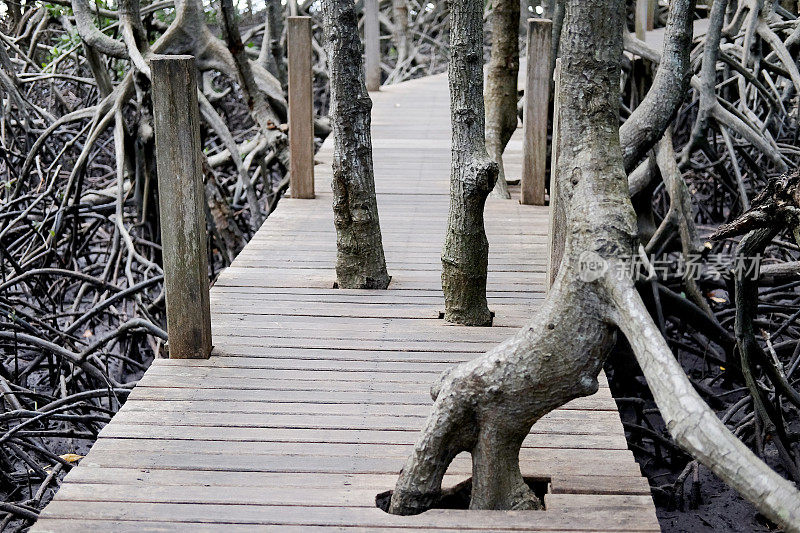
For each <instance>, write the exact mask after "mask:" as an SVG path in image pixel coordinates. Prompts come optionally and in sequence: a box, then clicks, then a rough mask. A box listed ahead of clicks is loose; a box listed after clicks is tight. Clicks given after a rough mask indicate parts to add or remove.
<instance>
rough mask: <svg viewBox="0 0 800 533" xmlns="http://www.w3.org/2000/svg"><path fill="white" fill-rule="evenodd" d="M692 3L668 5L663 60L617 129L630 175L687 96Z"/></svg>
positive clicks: (683, 1) (680, 1)
mask: <svg viewBox="0 0 800 533" xmlns="http://www.w3.org/2000/svg"><path fill="white" fill-rule="evenodd" d="M694 5H695V0H677V1H674V2H671V3H670V7H669V14H668V16H667V27H666V29H665V30H664V50H663V52H662V58H663V59H662V60H661V63H659V65H658V70H657V71H656V75H655V77H654V78H653V85H652V86H651V87H650V89H649V90H648V91H647V95H646V96H645V97H644V99H643V100H642V102H641V103H640V104H639V106H638V107H637V108H636V109H635V110H634V111H633V113H631V116H630V117H628V120H626V121H625V124H623V125H622V127H621V128H620V132H619V134H620V139H621V142H622V155H623V158H624V162H625V170H626V171H628V172H630V171H632V170H633V169H634V167H635V166H636V164H637V163H638V162H639V160H641V159H642V157H644V155H645V154H646V153H647V152H648V151H649V150H650V149H651V148H653V146H655V144H656V143H657V142H658V141H659V139H661V136H662V135H663V134H664V131H666V129H667V126H669V124H670V123H671V122H672V119H673V118H674V116H675V113H676V112H677V111H678V108H679V107H680V104H681V102H683V99H684V97H685V96H686V91H687V89H688V88H689V82H690V80H691V77H692V71H691V69H690V68H689V51H690V50H691V44H692V18H693V13H694Z"/></svg>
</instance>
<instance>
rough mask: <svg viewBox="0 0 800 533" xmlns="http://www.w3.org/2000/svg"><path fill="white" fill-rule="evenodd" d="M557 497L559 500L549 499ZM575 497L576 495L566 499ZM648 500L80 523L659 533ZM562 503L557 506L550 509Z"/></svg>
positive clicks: (278, 510) (63, 511) (172, 507)
mask: <svg viewBox="0 0 800 533" xmlns="http://www.w3.org/2000/svg"><path fill="white" fill-rule="evenodd" d="M553 496H557V495H553ZM570 497H574V495H570ZM646 500H647V497H644V498H642V497H639V496H596V497H595V499H594V500H592V501H589V502H585V503H584V502H580V503H583V506H580V505H579V504H576V505H574V506H571V507H570V508H568V509H566V510H565V509H559V508H553V509H551V510H548V511H543V512H541V513H537V512H530V511H481V512H479V513H476V512H470V511H457V510H440V509H432V510H430V511H428V512H426V513H423V514H421V515H417V516H412V517H407V516H397V515H389V514H386V513H384V512H383V511H381V510H379V509H377V508H372V509H364V508H345V507H308V506H286V507H280V506H248V505H212V504H205V505H191V504H177V503H168V504H159V503H129V504H127V505H124V506H121V505H119V504H117V503H116V502H103V501H100V502H97V501H96V502H92V505H90V506H89V505H84V506H81V513H82V515H83V519H84V520H98V519H99V520H156V521H158V520H162V521H164V520H170V519H172V520H175V517H176V516H180V517H181V521H187V522H191V521H196V522H203V523H224V524H252V525H258V526H262V525H277V524H281V525H283V524H287V525H294V526H336V527H338V526H346V525H352V524H359V525H360V526H366V527H373V528H381V527H383V528H389V527H404V526H406V527H407V526H412V527H416V528H430V529H438V528H441V527H450V528H459V529H462V530H485V529H489V530H494V529H495V528H497V526H498V523H500V524H503V525H504V526H506V527H514V528H516V529H526V530H528V531H554V530H555V531H559V530H561V531H563V530H570V529H571V530H575V531H603V530H604V529H606V530H607V526H608V524H609V522H611V523H613V524H615V526H616V527H615V530H616V531H658V530H657V529H653V524H652V523H643V520H642V518H643V513H644V512H645V511H646V510H647V509H648V503H647V501H646ZM557 503H560V501H558V500H556V501H555V502H554V505H556V504H557ZM71 505H72V503H71V502H67V501H63V502H62V501H54V502H53V503H52V504H51V505H50V506H48V508H47V509H45V510H44V511H43V513H42V515H43V517H44V518H61V517H64V516H71V515H72V513H73V512H74V511H73V510H72V509H71V508H70V507H71Z"/></svg>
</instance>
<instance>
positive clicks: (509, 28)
mask: <svg viewBox="0 0 800 533" xmlns="http://www.w3.org/2000/svg"><path fill="white" fill-rule="evenodd" d="M518 31H519V0H493V2H492V55H491V58H490V59H489V67H488V73H487V76H486V98H485V100H486V150H487V151H488V152H489V156H490V157H491V158H492V159H494V160H495V161H496V162H497V164H498V166H499V169H500V174H499V175H498V177H497V182H496V183H495V185H494V190H493V194H494V195H495V196H499V197H501V198H511V195H510V194H509V192H508V185H507V184H506V177H505V170H504V169H503V151H504V150H505V149H506V145H507V144H508V141H509V139H511V136H512V135H513V134H514V130H516V129H517V75H518V73H519V35H518Z"/></svg>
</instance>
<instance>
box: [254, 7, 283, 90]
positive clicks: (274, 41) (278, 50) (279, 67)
mask: <svg viewBox="0 0 800 533" xmlns="http://www.w3.org/2000/svg"><path fill="white" fill-rule="evenodd" d="M264 11H265V16H264V37H263V38H262V40H261V51H260V52H259V54H258V62H259V63H260V64H261V65H262V66H263V67H264V68H266V69H267V70H268V71H269V72H270V73H271V74H272V75H273V76H275V78H276V79H277V80H278V81H279V82H280V83H281V85H282V86H283V87H286V81H287V80H286V63H284V61H283V46H282V45H281V38H282V37H283V6H281V3H280V1H279V0H266V3H265V4H264Z"/></svg>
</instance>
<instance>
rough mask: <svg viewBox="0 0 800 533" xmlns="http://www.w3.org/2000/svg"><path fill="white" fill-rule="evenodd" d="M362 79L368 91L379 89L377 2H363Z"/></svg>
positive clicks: (379, 62)
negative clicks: (363, 60)
mask: <svg viewBox="0 0 800 533" xmlns="http://www.w3.org/2000/svg"><path fill="white" fill-rule="evenodd" d="M364 54H365V55H366V61H365V62H364V77H365V82H366V84H367V90H368V91H377V90H380V88H381V35H380V22H379V21H378V0H364Z"/></svg>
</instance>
